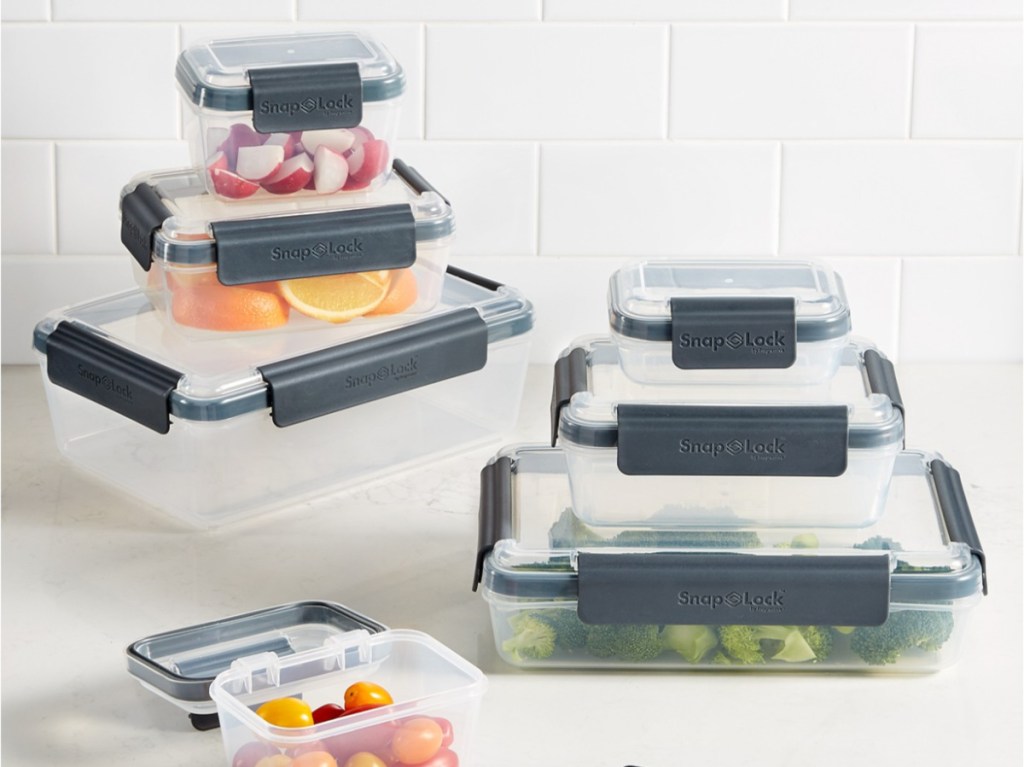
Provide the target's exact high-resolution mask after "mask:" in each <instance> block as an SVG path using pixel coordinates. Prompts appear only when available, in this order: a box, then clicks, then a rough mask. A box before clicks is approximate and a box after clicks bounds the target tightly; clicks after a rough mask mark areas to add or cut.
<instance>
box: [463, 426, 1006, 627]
mask: <svg viewBox="0 0 1024 767" xmlns="http://www.w3.org/2000/svg"><path fill="white" fill-rule="evenodd" d="M693 568H697V570H698V572H695V571H694V570H693ZM591 574H593V575H595V576H597V578H598V579H597V580H596V581H591V582H590V583H589V584H588V583H585V581H586V579H587V578H588V576H589V575H591ZM744 574H746V576H747V577H753V578H754V579H755V580H759V582H757V583H755V584H754V585H755V588H762V589H763V587H764V585H765V583H768V582H772V583H775V584H778V583H792V584H793V590H792V591H790V592H787V595H786V596H785V597H783V598H782V599H781V600H778V601H780V602H781V603H780V604H779V605H776V606H775V607H779V608H786V609H789V608H792V609H799V610H805V609H808V608H809V609H810V611H811V613H810V614H806V613H804V614H803V615H802V617H801V618H800V619H799V620H798V619H795V618H792V617H790V616H786V617H784V618H780V617H778V616H773V617H772V620H777V619H778V620H781V622H783V623H787V624H788V623H794V624H804V623H806V624H812V623H819V622H821V623H836V625H847V624H844V623H842V621H836V620H835V617H836V616H834V615H831V613H832V611H833V610H835V609H839V610H843V609H846V606H844V605H842V604H837V602H840V601H841V600H840V599H839V595H840V594H841V593H844V592H845V593H848V594H849V595H850V597H849V598H850V600H851V601H853V602H860V603H861V604H859V605H855V606H854V609H855V610H858V611H859V610H862V609H863V610H868V611H870V610H871V609H873V608H880V609H887V607H888V605H889V603H929V602H945V601H947V600H953V599H960V598H966V597H970V596H974V595H977V594H980V593H982V592H984V591H985V590H986V583H985V556H984V551H983V550H982V546H981V543H980V541H979V539H978V534H977V531H976V529H975V527H974V522H973V519H972V517H971V512H970V508H969V507H968V504H967V500H966V497H965V495H964V490H963V485H962V483H961V480H960V475H959V473H958V472H957V471H956V470H955V469H953V468H952V467H951V466H949V464H948V463H946V462H945V460H943V458H942V457H941V456H939V455H938V454H935V453H928V452H922V451H910V450H908V451H903V452H901V453H900V454H899V455H898V456H897V457H896V462H895V468H894V472H893V479H892V487H891V490H890V493H889V497H888V501H887V509H886V513H885V514H883V515H881V517H879V518H878V519H877V520H876V521H875V522H874V523H873V524H872V525H870V526H868V527H861V528H835V527H822V528H816V527H814V526H813V525H812V526H804V527H793V528H780V527H773V528H756V527H750V528H744V529H728V530H723V529H708V530H700V529H692V528H688V529H678V530H670V529H669V530H666V529H662V530H652V529H631V528H622V527H605V526H602V527H600V528H598V527H592V526H589V525H587V524H586V523H584V522H583V521H582V520H580V519H579V518H578V517H577V516H576V515H575V514H574V512H573V506H572V493H571V490H570V486H569V481H568V475H567V464H566V459H565V455H564V453H563V452H562V450H561V449H560V448H550V447H546V446H539V445H519V446H512V447H508V448H506V449H505V450H503V451H502V452H501V453H499V455H498V456H496V457H495V458H494V459H492V460H491V461H490V463H489V464H488V465H487V466H486V467H485V468H484V470H483V472H482V473H481V496H480V524H479V547H478V559H477V569H476V575H475V580H474V588H475V587H477V586H479V585H480V584H482V585H483V588H484V593H485V595H486V596H487V597H488V599H493V600H496V601H505V602H507V601H514V602H518V601H520V600H522V601H538V602H541V601H544V600H566V599H568V600H573V599H580V600H584V599H586V598H588V597H589V596H591V595H588V594H584V593H583V590H584V589H585V588H586V587H587V586H588V585H594V584H595V583H596V584H598V585H599V586H600V587H601V588H599V592H601V591H607V592H609V594H606V595H605V596H608V598H610V599H612V600H613V601H614V599H615V598H616V597H615V594H618V588H619V587H620V586H622V587H623V588H627V587H628V583H629V581H630V580H631V579H635V580H636V584H637V588H646V587H649V588H650V594H649V596H650V597H651V598H650V599H648V600H647V601H653V598H654V595H655V594H656V593H658V592H657V589H658V588H660V586H659V585H658V583H660V582H662V581H663V582H664V583H667V584H668V589H669V591H670V592H671V593H669V595H668V596H669V598H668V600H667V604H668V605H669V608H670V610H671V611H673V612H672V614H671V615H670V616H669V619H667V620H663V621H660V622H662V623H676V622H686V621H685V620H682V619H680V618H679V614H678V611H679V607H680V605H679V604H678V601H677V599H676V598H675V597H676V596H677V594H678V592H679V589H680V588H681V586H680V583H686V582H687V579H688V578H690V576H693V577H692V578H690V579H691V580H702V582H704V581H706V583H705V585H706V586H707V588H708V590H709V593H711V592H713V593H720V594H721V595H723V596H722V602H721V603H720V604H719V605H718V607H719V608H720V609H719V612H720V613H724V614H723V615H719V616H718V617H717V618H716V620H725V618H726V615H727V616H728V621H727V622H730V623H732V622H740V620H741V619H740V618H739V617H738V613H740V612H741V610H739V609H736V610H732V609H730V608H731V607H738V606H739V605H738V604H737V605H730V604H729V601H728V600H730V599H731V598H732V597H731V596H730V595H733V594H737V593H742V592H743V588H742V577H743V576H744ZM649 575H653V576H655V578H656V579H657V581H656V582H654V583H652V582H650V581H649V579H648V576H649ZM601 576H611V579H610V580H600V578H601ZM776 576H778V577H776ZM708 579H710V580H708ZM716 579H717V580H716ZM716 584H717V586H718V588H717V590H716V589H715V588H713V586H714V585H716ZM816 584H817V585H821V586H822V588H823V589H824V593H822V592H818V591H817V590H816V589H817V585H816ZM627 590H628V589H627ZM801 594H804V595H805V596H806V597H807V601H806V603H805V604H800V603H799V600H800V598H801V596H800V595H801ZM815 594H819V595H821V596H822V599H821V600H820V601H817V600H816V598H815V596H814V595H815ZM634 596H635V595H634ZM595 598H596V599H597V600H598V601H600V599H601V594H600V593H598V595H597V596H596V597H595ZM640 601H644V600H643V599H641V600H640ZM612 606H613V607H614V605H612ZM619 607H621V608H622V609H626V610H629V609H632V608H630V607H628V606H624V605H619ZM769 612H770V611H769ZM782 612H784V611H782ZM826 613H829V615H826ZM750 620H752V621H753V622H756V623H764V622H766V620H767V619H766V618H765V616H764V614H763V612H761V613H758V612H757V611H754V614H753V615H752V616H750ZM597 622H601V621H597ZM611 622H614V621H611ZM625 622H631V621H625ZM632 622H635V621H632ZM649 622H656V623H657V622H659V621H657V620H655V621H649ZM697 622H700V623H705V622H713V621H708V620H700V621H697ZM862 625H870V624H868V623H865V624H862Z"/></svg>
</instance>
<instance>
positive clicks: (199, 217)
mask: <svg viewBox="0 0 1024 767" xmlns="http://www.w3.org/2000/svg"><path fill="white" fill-rule="evenodd" d="M394 171H395V172H394V173H393V174H392V175H391V177H390V178H389V179H388V181H387V183H386V184H384V186H383V187H381V188H380V189H377V190H375V191H373V192H372V193H370V192H353V193H352V194H345V195H310V196H300V197H294V198H293V197H287V198H272V197H271V198H268V197H264V196H261V197H256V198H252V199H246V200H233V201H230V202H225V201H223V200H221V199H219V198H218V197H217V196H216V195H214V194H210V193H209V192H208V191H207V190H206V186H205V185H204V182H203V178H202V176H201V175H200V173H199V172H198V171H196V170H195V169H192V168H184V169H180V170H170V171H161V172H157V173H148V174H144V175H140V176H137V177H136V178H134V179H132V181H131V182H129V184H128V185H127V186H125V187H124V189H123V190H122V191H121V242H122V244H124V246H125V247H126V248H128V250H129V252H131V254H132V255H133V256H134V257H135V259H136V261H138V262H139V265H140V266H142V268H143V269H145V270H147V271H148V270H149V268H150V266H151V264H152V260H153V259H154V258H157V259H161V260H163V261H165V262H167V263H169V264H174V265H180V266H197V265H203V264H217V271H218V278H219V279H220V281H221V282H223V283H225V284H237V283H241V282H256V281H262V280H270V279H290V278H293V277H301V276H312V275H313V274H314V273H334V272H337V271H339V270H340V269H339V268H338V259H334V258H325V257H317V258H273V257H272V256H273V253H272V252H271V251H272V249H274V248H276V249H278V250H281V249H284V250H287V251H288V252H289V253H296V254H299V253H301V252H302V251H303V249H308V251H309V252H310V253H312V254H314V255H317V254H318V253H319V251H318V250H317V248H324V247H325V244H329V242H330V240H331V238H332V236H333V237H334V238H335V239H337V238H338V237H339V236H341V237H343V238H348V237H352V236H359V237H360V238H361V239H362V243H361V251H360V252H359V254H358V256H357V257H353V258H349V259H347V260H348V261H350V262H351V268H348V267H346V268H345V269H344V270H346V271H368V270H375V269H388V268H400V267H404V266H409V265H410V264H411V263H412V262H413V261H415V258H416V252H415V248H416V243H421V242H432V241H437V240H441V239H443V238H444V237H448V236H450V235H451V234H453V233H454V232H455V216H454V214H453V213H452V208H451V206H450V205H449V204H448V201H447V200H446V199H445V198H444V197H443V196H442V195H441V194H440V193H439V192H438V191H437V190H436V189H434V187H433V186H431V185H430V183H429V182H428V181H426V179H424V178H423V177H422V176H421V175H420V174H419V173H418V172H417V171H416V170H415V168H411V167H409V166H408V165H406V164H405V163H404V162H402V161H401V160H395V162H394ZM264 251H266V253H264V255H265V256H266V257H265V258H259V256H260V254H261V253H263V252H264ZM327 255H330V253H327ZM257 261H258V262H260V263H259V264H254V262H257ZM307 262H308V269H318V271H316V272H313V271H310V273H309V274H298V273H296V272H295V270H296V268H297V266H296V265H297V264H298V265H300V266H303V267H306V266H307ZM314 264H322V265H325V266H323V267H322V268H320V267H315V266H313V265H314ZM257 265H258V266H259V269H260V270H259V272H258V273H255V274H252V275H248V272H249V271H251V270H252V269H253V268H254V267H255V266H257ZM275 265H277V268H280V269H281V270H282V271H281V273H280V274H278V275H276V276H275V275H274V274H272V273H270V272H267V271H265V270H266V269H268V268H274V267H275ZM233 275H234V276H233Z"/></svg>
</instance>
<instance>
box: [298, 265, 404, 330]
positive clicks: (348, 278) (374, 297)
mask: <svg viewBox="0 0 1024 767" xmlns="http://www.w3.org/2000/svg"><path fill="white" fill-rule="evenodd" d="M384 274H386V273H384ZM371 275H372V276H371ZM390 284H391V278H390V276H387V277H386V278H382V277H381V273H380V272H376V273H365V272H359V273H356V274H329V275H326V276H324V277H303V278H302V279H298V280H283V281H282V282H281V283H280V284H279V286H280V290H281V295H282V296H284V300H285V301H287V302H288V303H289V304H290V305H291V307H292V308H293V309H295V310H296V311H299V312H302V313H303V314H305V315H307V316H309V317H314V318H316V319H318V320H324V321H325V322H348V321H349V320H351V319H354V318H356V317H361V316H362V315H364V314H366V313H368V312H372V311H373V310H374V309H376V308H377V307H378V306H380V303H381V301H383V300H384V297H385V296H386V295H387V293H388V287H389V286H390Z"/></svg>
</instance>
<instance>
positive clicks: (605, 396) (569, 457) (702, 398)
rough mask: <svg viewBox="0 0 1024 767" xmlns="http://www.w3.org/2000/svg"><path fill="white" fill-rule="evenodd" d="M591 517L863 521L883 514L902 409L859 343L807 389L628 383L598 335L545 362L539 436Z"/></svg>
mask: <svg viewBox="0 0 1024 767" xmlns="http://www.w3.org/2000/svg"><path fill="white" fill-rule="evenodd" d="M556 439H557V441H558V444H560V445H561V446H562V448H563V449H564V450H565V455H566V461H567V464H568V471H569V481H570V484H571V486H572V494H573V502H574V507H575V509H576V513H577V514H578V515H579V516H580V517H581V518H582V519H584V520H586V521H587V522H588V523H590V524H594V525H646V526H649V527H674V526H679V525H683V526H687V525H688V526H703V525H716V526H726V527H745V526H747V525H751V524H756V525H760V526H766V525H772V526H788V525H806V524H815V525H835V526H862V525H869V524H871V523H872V522H873V521H875V520H876V519H877V518H878V516H879V515H880V514H881V513H882V510H883V508H884V506H885V493H886V489H887V488H888V486H889V476H890V474H891V472H892V464H893V460H895V457H896V454H897V453H898V452H899V450H900V448H901V447H902V444H903V412H902V404H901V399H900V394H899V387H898V386H897V384H896V377H895V374H894V372H893V368H892V364H891V363H890V362H889V360H887V359H886V358H885V357H884V356H883V355H882V354H881V353H880V352H878V351H877V350H876V349H875V348H873V347H872V346H870V345H869V344H867V343H865V342H851V343H850V344H848V345H847V347H846V348H845V349H844V351H843V354H842V355H841V358H840V364H839V368H838V370H837V371H836V373H835V375H834V376H833V377H832V378H831V379H830V380H829V381H826V382H824V383H821V384H818V385H815V386H768V385H765V386H754V385H748V386H727V387H722V386H714V385H708V386H698V385H693V386H685V387H682V386H676V385H671V384H641V383H637V382H636V381H634V380H632V379H630V378H629V377H628V376H626V375H625V373H624V372H623V370H622V368H621V367H620V365H619V358H618V351H617V348H616V346H615V344H614V343H612V342H611V341H609V340H608V339H591V340H589V341H587V340H584V341H582V342H580V343H579V344H578V345H576V346H574V347H571V348H570V349H569V350H567V351H566V352H564V353H563V355H562V357H561V358H560V359H559V360H558V362H557V364H556V366H555V387H554V394H553V397H552V442H553V443H554V441H555V440H556Z"/></svg>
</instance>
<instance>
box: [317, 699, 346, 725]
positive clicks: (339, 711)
mask: <svg viewBox="0 0 1024 767" xmlns="http://www.w3.org/2000/svg"><path fill="white" fill-rule="evenodd" d="M344 715H345V709H344V708H343V707H341V706H339V705H338V704H337V703H324V704H323V705H322V706H320V708H318V709H314V710H313V721H314V722H316V723H317V724H320V722H329V721H331V720H332V719H337V718H338V717H339V716H344Z"/></svg>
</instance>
